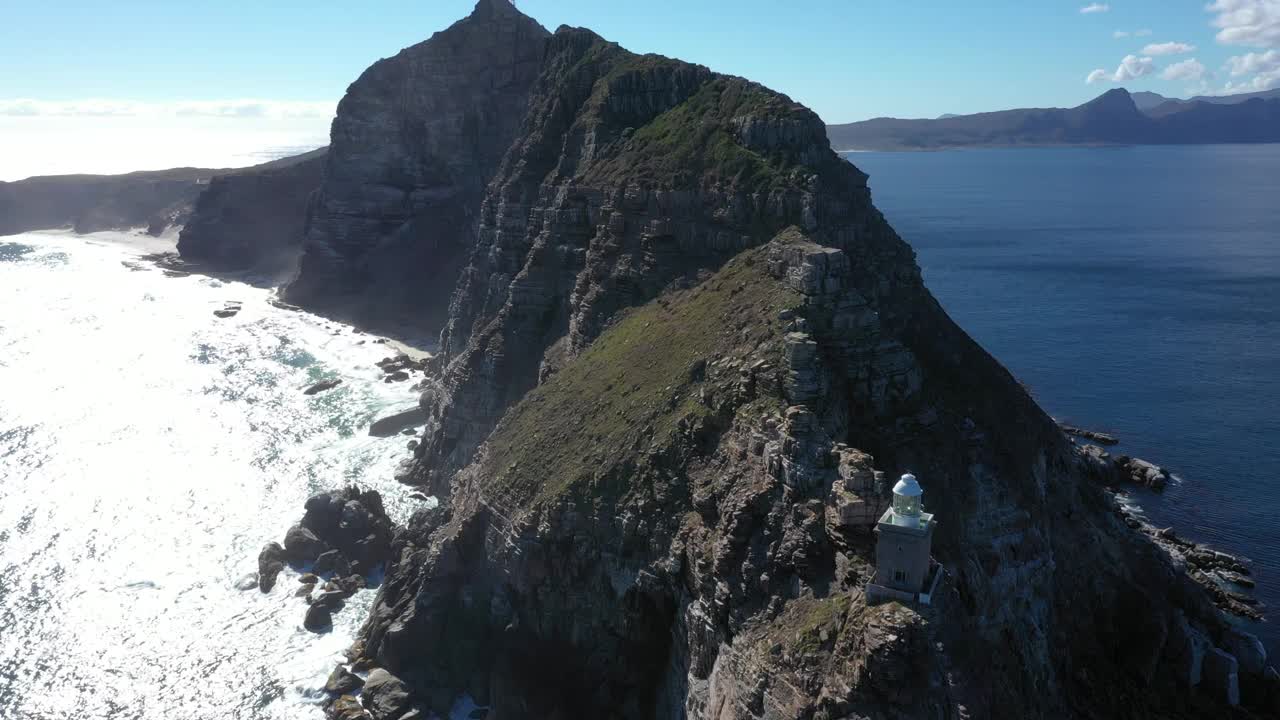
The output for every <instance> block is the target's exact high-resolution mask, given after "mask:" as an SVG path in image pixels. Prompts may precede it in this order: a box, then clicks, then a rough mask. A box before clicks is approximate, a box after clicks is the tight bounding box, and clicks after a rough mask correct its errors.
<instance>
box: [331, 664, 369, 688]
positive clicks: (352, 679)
mask: <svg viewBox="0 0 1280 720" xmlns="http://www.w3.org/2000/svg"><path fill="white" fill-rule="evenodd" d="M362 687H364V680H361V679H360V676H359V675H356V674H355V673H353V672H351V671H350V670H347V669H346V668H344V667H342V666H341V665H339V666H337V667H335V668H334V669H333V672H331V673H329V679H328V680H326V681H325V683H324V691H325V692H327V693H329V694H330V695H350V694H351V693H353V692H355V691H356V690H359V689H360V688H362Z"/></svg>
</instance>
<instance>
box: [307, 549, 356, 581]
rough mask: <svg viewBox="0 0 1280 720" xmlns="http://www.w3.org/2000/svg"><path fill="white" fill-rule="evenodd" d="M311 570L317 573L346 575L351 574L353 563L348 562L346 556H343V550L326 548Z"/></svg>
mask: <svg viewBox="0 0 1280 720" xmlns="http://www.w3.org/2000/svg"><path fill="white" fill-rule="evenodd" d="M311 572H313V573H315V574H317V575H340V576H342V577H346V576H347V575H350V574H351V564H350V563H348V562H347V559H346V558H344V557H342V553H341V552H339V551H337V550H326V551H325V552H322V553H320V556H319V557H317V558H316V561H315V564H314V565H312V566H311Z"/></svg>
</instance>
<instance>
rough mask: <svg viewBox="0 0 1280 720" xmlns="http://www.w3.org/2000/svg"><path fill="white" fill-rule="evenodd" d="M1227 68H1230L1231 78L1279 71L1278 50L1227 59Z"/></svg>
mask: <svg viewBox="0 0 1280 720" xmlns="http://www.w3.org/2000/svg"><path fill="white" fill-rule="evenodd" d="M1227 67H1228V68H1230V71H1231V76H1232V77H1240V76H1241V75H1252V74H1253V73H1265V72H1271V71H1274V70H1278V69H1280V50H1268V51H1266V52H1263V53H1249V54H1247V55H1236V56H1235V57H1229V58H1227Z"/></svg>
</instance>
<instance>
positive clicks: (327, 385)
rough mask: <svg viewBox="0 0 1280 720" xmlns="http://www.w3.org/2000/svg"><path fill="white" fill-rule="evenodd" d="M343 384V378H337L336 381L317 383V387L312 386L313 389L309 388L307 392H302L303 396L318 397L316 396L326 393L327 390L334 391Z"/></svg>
mask: <svg viewBox="0 0 1280 720" xmlns="http://www.w3.org/2000/svg"><path fill="white" fill-rule="evenodd" d="M341 384H342V378H335V379H333V380H322V381H320V382H318V383H316V384H315V385H312V386H311V387H309V388H307V389H306V390H304V391H303V392H302V394H303V395H316V394H318V393H322V392H324V391H326V390H332V389H334V388H336V387H338V386H339V385H341Z"/></svg>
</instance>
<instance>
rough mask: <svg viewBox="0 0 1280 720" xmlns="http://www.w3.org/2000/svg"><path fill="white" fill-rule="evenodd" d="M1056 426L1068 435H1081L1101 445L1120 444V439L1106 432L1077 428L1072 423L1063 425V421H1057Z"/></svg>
mask: <svg viewBox="0 0 1280 720" xmlns="http://www.w3.org/2000/svg"><path fill="white" fill-rule="evenodd" d="M1058 427H1060V428H1062V432H1064V433H1066V434H1068V435H1075V436H1076V437H1081V438H1084V439H1086V440H1092V441H1094V442H1096V443H1099V444H1101V445H1119V444H1120V440H1119V439H1118V438H1117V437H1116V436H1115V435H1109V434H1107V433H1103V432H1097V431H1094V430H1085V429H1084V428H1078V427H1076V426H1074V425H1065V424H1063V423H1058Z"/></svg>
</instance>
